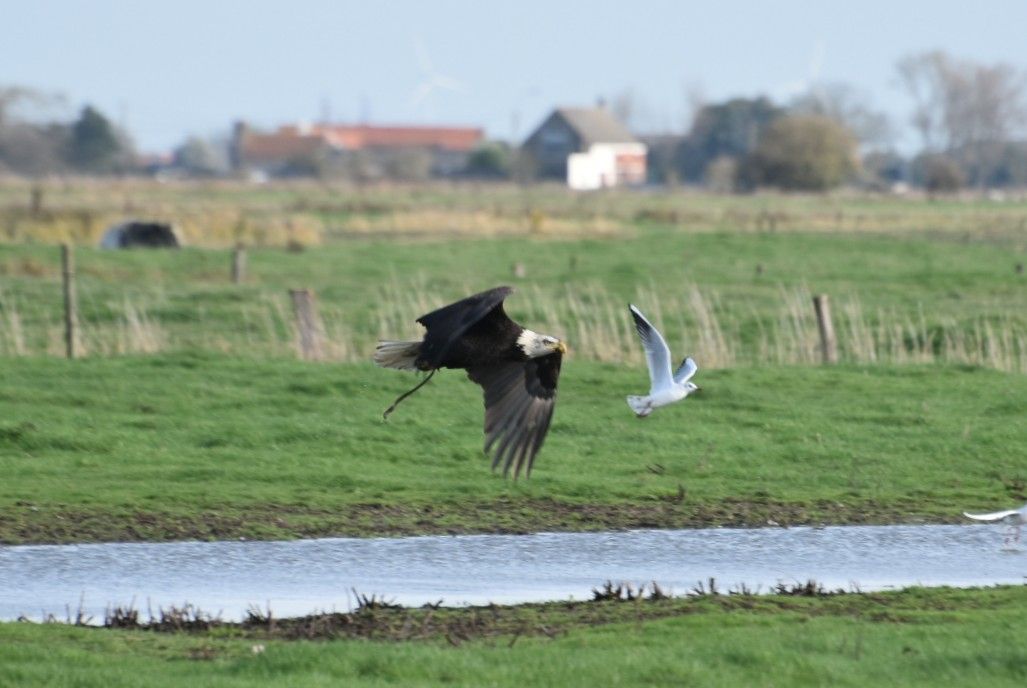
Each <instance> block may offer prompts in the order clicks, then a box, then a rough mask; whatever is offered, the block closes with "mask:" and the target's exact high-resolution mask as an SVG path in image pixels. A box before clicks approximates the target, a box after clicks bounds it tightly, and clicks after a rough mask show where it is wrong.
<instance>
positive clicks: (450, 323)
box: [417, 287, 513, 368]
mask: <svg viewBox="0 0 1027 688" xmlns="http://www.w3.org/2000/svg"><path fill="white" fill-rule="evenodd" d="M512 293H513V289H512V288H511V287H496V288H495V289H489V290H488V291H483V292H481V293H480V294H475V295H473V296H468V297H467V298H466V299H461V300H460V301H457V302H456V303H451V304H449V305H448V306H443V307H442V308H439V309H437V310H434V311H432V312H431V313H426V314H425V315H422V316H421V317H420V318H418V319H417V322H419V323H421V324H422V325H424V326H425V328H426V329H427V332H426V333H425V335H424V342H423V343H422V344H421V354H420V357H421V359H422V360H423V361H425V362H427V363H428V364H430V365H431V366H432V367H433V368H437V367H438V366H439V364H440V363H441V362H442V360H443V359H444V358H445V357H446V352H448V351H449V347H451V346H452V345H453V342H455V341H456V340H457V339H459V338H460V337H461V336H462V335H463V334H464V333H465V332H467V330H469V329H470V328H471V327H473V326H474V324H475V323H477V322H479V321H480V320H482V319H483V318H485V316H488V315H490V314H493V316H494V317H496V318H505V319H507V320H509V318H507V316H506V313H505V312H504V311H503V300H504V299H505V298H506V297H507V296H509V295H510V294H512ZM494 311H495V313H493V312H494Z"/></svg>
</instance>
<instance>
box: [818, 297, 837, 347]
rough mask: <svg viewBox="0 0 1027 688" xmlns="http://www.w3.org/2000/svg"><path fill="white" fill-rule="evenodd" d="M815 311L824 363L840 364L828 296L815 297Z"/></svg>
mask: <svg viewBox="0 0 1027 688" xmlns="http://www.w3.org/2000/svg"><path fill="white" fill-rule="evenodd" d="M813 309H814V310H815V311H816V312H817V328H819V330H820V354H821V357H822V360H823V361H824V363H837V362H838V341H837V340H836V339H835V336H834V324H833V323H832V322H831V302H830V301H829V300H828V298H827V294H817V295H816V296H814V297H813Z"/></svg>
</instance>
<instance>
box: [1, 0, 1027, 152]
mask: <svg viewBox="0 0 1027 688" xmlns="http://www.w3.org/2000/svg"><path fill="white" fill-rule="evenodd" d="M3 5H4V6H3V10H2V15H0V85H27V86H33V87H37V88H41V89H45V90H48V91H57V92H62V93H64V94H65V95H67V97H68V99H69V102H70V104H71V106H72V107H74V108H77V107H78V106H80V105H81V104H82V103H84V102H91V103H94V104H95V105H97V106H98V107H99V108H101V109H102V110H103V111H105V112H106V113H108V114H109V115H111V116H112V117H113V118H115V119H117V120H119V121H122V122H123V123H124V124H125V125H126V126H127V127H128V129H129V131H130V132H131V133H132V134H133V136H134V137H135V139H136V141H137V142H138V144H139V145H140V147H141V148H143V149H144V150H149V151H157V150H162V149H168V148H170V147H172V146H173V145H175V144H177V143H179V142H180V141H181V140H182V139H183V138H184V137H185V136H186V135H188V134H200V135H209V134H212V133H216V132H219V131H225V130H227V128H228V126H229V125H230V123H231V121H232V120H234V119H236V118H239V117H243V118H245V119H247V120H250V121H252V122H253V123H255V124H257V125H262V126H273V125H276V124H279V123H282V122H287V121H295V120H316V119H318V118H320V116H321V115H322V113H323V112H324V111H325V110H326V107H327V109H328V111H329V112H330V114H331V115H332V117H333V119H335V120H338V121H357V120H360V119H362V118H365V117H366V118H368V119H369V120H371V121H376V122H389V123H446V124H467V125H479V126H484V127H485V128H486V129H487V130H488V132H489V134H490V135H492V136H496V137H501V138H509V137H511V135H514V134H515V135H516V136H517V137H518V138H520V137H522V136H524V135H525V134H526V133H528V131H529V130H530V129H531V128H532V127H534V126H535V124H536V123H537V122H538V121H539V119H540V118H541V117H542V116H543V115H544V114H545V113H546V112H547V111H548V109H549V108H551V107H552V106H554V105H557V104H559V105H589V104H592V103H594V102H595V100H596V98H597V96H600V95H606V96H610V95H615V94H617V93H619V92H622V91H624V90H626V89H629V88H630V89H631V90H632V91H633V93H634V94H635V97H636V100H637V102H638V104H639V105H640V106H641V107H642V109H643V110H644V113H643V117H642V122H641V123H642V124H643V125H646V126H647V128H680V127H681V126H682V122H683V120H684V119H685V117H686V114H687V112H688V102H689V97H688V94H689V93H694V92H696V91H699V92H701V93H702V94H703V95H704V96H705V97H706V98H707V99H709V100H717V99H722V98H725V97H729V96H733V95H754V94H757V93H769V94H770V95H772V96H776V97H777V98H778V99H779V100H780V99H782V98H784V97H786V96H788V95H790V94H792V93H794V92H795V91H796V90H799V89H801V88H802V87H803V86H804V85H808V84H809V83H810V81H811V80H815V79H819V80H822V81H846V82H850V83H852V84H853V85H855V86H857V87H859V88H861V89H863V90H864V91H865V92H867V93H868V94H869V95H870V96H871V98H872V101H873V103H874V104H875V105H876V106H877V107H879V108H880V109H883V110H885V111H887V112H888V113H889V114H891V115H892V116H893V117H894V118H895V120H896V122H897V123H899V124H901V125H903V126H904V125H905V123H906V120H907V117H908V107H909V103H908V102H907V100H906V98H905V96H904V95H903V94H902V92H901V90H900V89H899V88H898V87H897V85H896V83H895V70H894V64H895V61H896V60H897V59H898V58H899V57H901V56H902V55H904V54H907V53H910V52H916V51H922V50H928V49H934V48H941V49H945V50H947V51H949V52H951V53H952V54H954V55H957V56H961V57H967V58H971V59H974V60H978V61H982V62H996V61H1003V62H1009V63H1012V64H1015V65H1017V66H1019V67H1022V68H1027V39H1025V36H1027V2H1024V1H1023V0H993V1H983V0H982V2H976V3H971V2H967V1H965V0H963V1H958V2H957V1H950V0H910V1H907V2H902V1H901V0H890V1H885V0H847V1H845V2H837V1H832V0H825V1H823V2H813V1H809V2H800V1H798V0H773V1H772V2H771V1H768V2H758V1H755V0H749V1H743V0H720V1H709V2H689V1H681V2H671V1H660V0H632V1H631V2H601V1H599V0H593V1H591V2H585V1H581V2H578V1H573V2H572V1H560V0H520V1H519V2H485V1H479V2H471V1H469V0H467V1H464V0H424V1H422V2H413V1H402V2H401V1H396V2H359V3H358V2H330V1H328V0H291V1H290V2H282V1H272V0H249V1H248V2H228V1H220V2H219V1H217V0H175V1H174V2H165V1H162V2H148V1H145V0H136V1H130V0H83V1H81V2H78V1H72V0H65V1H58V0H33V1H19V0H5V1H4V3H3ZM433 74H434V75H435V76H434V78H433ZM433 81H434V83H436V84H437V85H436V86H435V87H430V84H431V83H432V82H433ZM907 140H911V139H907Z"/></svg>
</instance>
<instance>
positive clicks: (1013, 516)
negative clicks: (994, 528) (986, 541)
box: [963, 504, 1027, 545]
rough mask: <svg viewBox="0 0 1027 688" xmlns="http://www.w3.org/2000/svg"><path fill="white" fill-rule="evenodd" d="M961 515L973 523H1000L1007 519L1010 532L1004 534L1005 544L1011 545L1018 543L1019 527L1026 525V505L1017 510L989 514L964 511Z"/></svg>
mask: <svg viewBox="0 0 1027 688" xmlns="http://www.w3.org/2000/svg"><path fill="white" fill-rule="evenodd" d="M963 515H964V516H966V517H967V518H972V519H974V520H975V521H1002V520H1004V519H1007V518H1008V519H1009V521H1010V526H1009V528H1010V530H1009V532H1008V533H1006V540H1005V544H1006V545H1012V544H1013V543H1014V542H1020V526H1022V525H1023V524H1024V523H1027V504H1024V505H1023V506H1021V507H1020V508H1019V509H1006V510H1005V511H994V512H992V513H990V514H968V513H967V512H965V511H964V512H963Z"/></svg>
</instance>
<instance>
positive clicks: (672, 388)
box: [628, 304, 699, 418]
mask: <svg viewBox="0 0 1027 688" xmlns="http://www.w3.org/2000/svg"><path fill="white" fill-rule="evenodd" d="M628 307H629V308H630V310H631V317H632V318H633V319H634V320H635V330H636V331H637V332H638V337H639V339H641V340H642V346H643V347H645V360H646V363H647V364H648V365H649V383H650V386H649V394H647V395H645V396H629V397H628V406H630V407H631V410H632V411H634V412H635V415H636V416H638V417H639V418H645V417H646V416H648V415H649V414H650V413H652V412H653V411H654V410H655V409H658V408H660V407H661V406H668V405H669V404H673V403H674V402H676V401H681V400H682V399H684V398H685V397H687V396H688V395H689V394H691V393H692V392H694V391H696V390H697V389H699V387H697V386H696V385H695V384H693V383H692V382H690V380H691V379H692V376H693V375H695V373H696V371H698V370H699V366H697V365H696V363H695V361H693V360H692V359H691V358H690V357H689V358H686V359H685V360H684V361H683V362H682V363H681V365H680V366H678V369H677V370H671V367H670V348H669V347H668V346H667V342H666V341H665V340H664V339H663V335H662V334H660V332H659V330H657V329H656V328H655V327H653V326H652V323H650V322H649V321H648V320H646V318H645V316H644V315H642V311H640V310H638V309H637V308H636V307H635V306H634V305H632V304H629V306H628Z"/></svg>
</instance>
